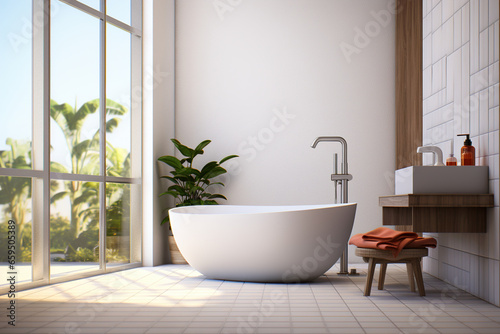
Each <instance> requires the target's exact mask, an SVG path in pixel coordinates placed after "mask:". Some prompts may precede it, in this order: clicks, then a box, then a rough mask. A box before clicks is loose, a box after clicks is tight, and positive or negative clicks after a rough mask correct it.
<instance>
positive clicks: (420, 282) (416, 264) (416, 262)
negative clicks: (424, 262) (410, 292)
mask: <svg viewBox="0 0 500 334" xmlns="http://www.w3.org/2000/svg"><path fill="white" fill-rule="evenodd" d="M420 260H421V258H418V259H413V260H412V266H413V272H414V273H415V280H416V281H417V286H418V292H419V294H420V296H425V288H424V278H423V277H422V267H421V266H420Z"/></svg>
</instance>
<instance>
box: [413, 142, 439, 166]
mask: <svg viewBox="0 0 500 334" xmlns="http://www.w3.org/2000/svg"><path fill="white" fill-rule="evenodd" d="M417 153H432V154H433V165H434V166H444V163H443V151H441V149H440V148H439V147H437V146H419V147H418V148H417Z"/></svg>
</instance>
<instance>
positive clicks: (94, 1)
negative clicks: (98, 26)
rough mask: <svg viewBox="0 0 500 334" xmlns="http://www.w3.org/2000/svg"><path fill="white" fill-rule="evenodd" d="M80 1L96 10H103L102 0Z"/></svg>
mask: <svg viewBox="0 0 500 334" xmlns="http://www.w3.org/2000/svg"><path fill="white" fill-rule="evenodd" d="M78 1H79V2H81V3H83V4H85V5H87V6H89V7H92V8H94V9H97V10H101V1H100V0H78Z"/></svg>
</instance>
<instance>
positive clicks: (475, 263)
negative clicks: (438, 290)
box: [423, 0, 500, 306]
mask: <svg viewBox="0 0 500 334" xmlns="http://www.w3.org/2000/svg"><path fill="white" fill-rule="evenodd" d="M498 6H499V0H470V1H467V0H441V1H439V0H425V1H424V7H423V98H424V101H423V108H424V110H423V115H424V116H423V143H424V145H436V146H439V147H441V149H442V150H443V153H444V154H445V155H446V156H447V155H448V154H449V153H450V141H453V143H454V144H453V153H454V154H455V156H456V157H457V159H458V160H459V161H460V148H461V146H462V145H463V137H457V134H460V133H470V134H471V139H472V143H473V145H474V146H475V147H476V164H477V165H487V166H489V167H490V168H489V169H490V171H489V178H490V182H489V184H490V193H493V194H494V195H495V207H494V208H492V209H488V232H487V233H484V234H465V233H464V234H461V233H460V234H459V233H457V234H451V233H440V234H432V236H433V237H435V238H437V239H438V244H439V247H438V248H437V249H435V250H432V251H431V252H430V256H429V258H428V259H426V260H424V270H425V271H427V272H428V273H430V274H432V275H434V276H437V277H439V278H441V279H443V280H445V281H447V282H449V283H451V284H453V285H455V286H457V287H460V288H462V289H464V290H466V291H468V292H470V293H472V294H474V295H476V296H478V297H480V298H483V299H485V300H487V301H489V302H490V303H493V304H495V305H497V306H500V277H499V276H500V226H499V225H500V216H499V207H498V205H499V195H500V193H499V174H500V173H499V168H500V164H499V122H500V119H499V103H498V101H499V64H498V61H499V42H498V41H499V31H498V30H499V18H498V10H499V8H498ZM430 160H431V157H430V156H425V155H424V157H423V161H424V164H429V163H430V162H431V161H430Z"/></svg>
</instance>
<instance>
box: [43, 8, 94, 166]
mask: <svg viewBox="0 0 500 334" xmlns="http://www.w3.org/2000/svg"><path fill="white" fill-rule="evenodd" d="M50 61H51V131H50V135H51V138H50V140H51V147H52V150H51V161H52V164H51V171H53V172H62V173H73V174H88V175H98V174H99V161H100V158H99V20H98V19H96V18H94V17H92V16H90V15H88V14H85V13H83V12H81V11H79V10H77V9H75V8H73V7H71V6H68V5H65V4H62V3H61V4H60V8H59V11H58V15H54V17H53V19H52V27H51V60H50Z"/></svg>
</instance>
